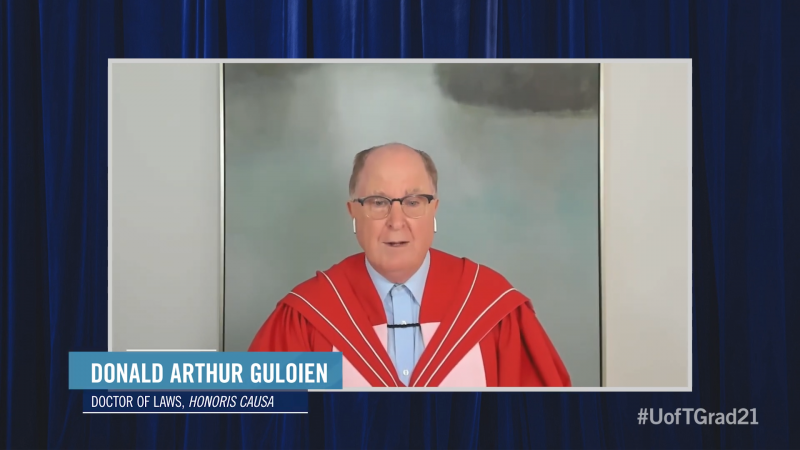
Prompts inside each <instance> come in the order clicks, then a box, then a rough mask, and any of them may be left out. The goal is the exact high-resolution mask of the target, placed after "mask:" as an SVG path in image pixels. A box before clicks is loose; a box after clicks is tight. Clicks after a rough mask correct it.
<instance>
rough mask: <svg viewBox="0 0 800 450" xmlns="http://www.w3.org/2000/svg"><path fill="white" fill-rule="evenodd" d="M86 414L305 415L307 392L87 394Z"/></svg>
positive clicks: (114, 392) (86, 392)
mask: <svg viewBox="0 0 800 450" xmlns="http://www.w3.org/2000/svg"><path fill="white" fill-rule="evenodd" d="M83 412H84V414H123V413H125V414H248V413H249V414H304V413H308V393H307V392H304V391H277V392H264V391H258V392H254V391H250V392H246V391H245V392H240V391H216V392H208V391H195V392H192V391H180V392H169V391H155V392H142V391H128V392H125V391H112V392H107V391H84V392H83Z"/></svg>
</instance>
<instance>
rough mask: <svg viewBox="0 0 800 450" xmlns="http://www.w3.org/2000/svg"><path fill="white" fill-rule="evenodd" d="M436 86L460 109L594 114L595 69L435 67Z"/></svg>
mask: <svg viewBox="0 0 800 450" xmlns="http://www.w3.org/2000/svg"><path fill="white" fill-rule="evenodd" d="M435 74H436V82H437V84H438V85H439V88H440V89H441V90H442V92H443V94H444V95H445V97H448V98H450V99H452V100H454V101H456V102H458V103H461V104H465V105H472V106H483V107H489V108H492V109H496V110H506V111H513V112H517V113H526V112H527V113H542V114H559V113H560V114H563V113H579V112H593V111H597V109H598V107H599V103H600V86H599V84H600V83H599V82H600V65H599V64H559V63H555V64H544V63H539V64H502V63H501V64H459V63H454V64H437V65H436V68H435Z"/></svg>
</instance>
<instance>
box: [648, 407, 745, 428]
mask: <svg viewBox="0 0 800 450" xmlns="http://www.w3.org/2000/svg"><path fill="white" fill-rule="evenodd" d="M638 417H639V419H638V421H639V425H646V424H651V425H758V419H757V418H756V409H755V408H750V409H747V408H738V409H733V410H732V411H730V412H727V413H722V412H710V411H706V410H705V409H703V408H677V409H675V410H674V411H671V410H670V411H667V410H664V409H663V408H641V409H639V416H638Z"/></svg>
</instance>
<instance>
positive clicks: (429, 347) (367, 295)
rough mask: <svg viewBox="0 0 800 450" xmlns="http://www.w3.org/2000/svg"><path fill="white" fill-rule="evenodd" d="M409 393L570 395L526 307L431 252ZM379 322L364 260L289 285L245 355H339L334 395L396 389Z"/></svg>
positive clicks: (490, 279)
mask: <svg viewBox="0 0 800 450" xmlns="http://www.w3.org/2000/svg"><path fill="white" fill-rule="evenodd" d="M430 254H431V264H430V269H429V272H428V278H427V280H426V283H425V289H424V292H423V302H422V304H421V309H420V316H419V321H420V324H421V328H422V335H423V341H424V343H425V350H424V351H423V353H422V356H421V357H420V359H419V362H417V365H416V366H415V368H414V371H413V373H412V374H411V381H410V384H409V386H411V387H463V388H480V387H527V386H556V387H562V386H570V378H569V374H568V373H567V369H566V367H564V363H563V362H562V361H561V358H560V357H559V356H558V353H557V352H556V349H555V348H554V347H553V344H552V343H551V342H550V339H549V338H548V337H547V334H546V333H545V331H544V329H543V328H542V325H541V324H540V323H539V321H538V320H537V318H536V314H535V313H534V311H533V307H532V306H531V302H530V301H529V300H528V299H527V298H526V297H525V296H523V295H522V294H521V293H519V292H518V291H517V290H516V289H514V288H513V287H512V286H511V285H510V284H509V282H508V281H506V279H505V278H503V277H502V276H501V275H500V274H498V273H497V272H495V271H493V270H492V269H489V268H488V267H486V266H480V265H478V264H476V263H474V262H472V261H470V260H468V259H466V258H457V257H455V256H452V255H449V254H447V253H444V252H441V251H438V250H434V249H431V250H430ZM386 325H387V324H386V313H385V311H384V307H383V303H382V302H381V299H380V298H379V296H378V292H377V291H376V289H375V286H374V284H373V283H372V280H371V279H370V277H369V273H368V272H367V268H366V264H365V261H364V254H363V253H359V254H357V255H353V256H350V257H348V258H347V259H345V260H343V261H342V262H340V263H339V264H337V265H335V266H333V267H331V268H330V269H329V270H327V271H325V272H317V276H316V277H314V278H311V279H310V280H308V281H305V282H303V283H302V284H300V285H299V286H297V287H296V288H295V289H294V290H293V291H292V292H290V293H289V294H288V295H287V296H286V297H284V298H283V299H282V300H281V301H280V302H279V303H278V305H277V307H276V309H275V311H274V312H273V313H272V315H270V317H269V318H268V319H267V321H266V322H265V323H264V325H263V326H262V327H261V329H260V330H259V331H258V334H256V337H255V339H254V340H253V343H252V344H251V345H250V351H256V352H330V351H338V352H342V363H343V364H342V366H343V367H342V375H343V387H368V386H374V387H397V386H400V387H402V386H404V384H403V383H402V382H401V381H400V379H399V377H398V376H397V372H396V370H395V368H394V365H393V364H392V361H391V359H390V358H389V354H388V353H387V351H386V341H387V337H388V333H387V327H386Z"/></svg>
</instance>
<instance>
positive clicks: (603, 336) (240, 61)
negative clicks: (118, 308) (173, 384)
mask: <svg viewBox="0 0 800 450" xmlns="http://www.w3.org/2000/svg"><path fill="white" fill-rule="evenodd" d="M365 62H368V63H376V64H414V63H422V64H436V63H460V64H464V63H470V64H486V63H489V62H490V63H493V64H520V63H528V64H530V63H537V64H543V63H551V64H553V63H554V64H559V63H560V64H564V63H567V62H569V63H573V64H574V63H586V64H600V105H599V128H600V129H599V139H600V143H599V144H600V148H599V166H600V167H599V182H600V184H599V202H600V204H599V225H600V229H599V233H600V236H599V241H600V246H599V252H600V255H602V252H603V248H604V236H605V233H604V217H605V216H604V206H603V205H604V200H605V192H604V181H605V179H604V158H605V149H604V147H605V142H604V139H605V135H604V126H605V121H604V115H605V114H604V109H605V108H604V107H605V103H604V90H605V88H606V86H605V85H604V82H603V79H604V70H603V69H604V66H605V64H606V63H614V64H620V63H631V64H642V63H651V64H652V63H660V64H688V68H689V70H688V72H687V73H688V76H689V86H690V89H689V90H688V91H689V92H688V94H689V95H688V97H689V98H688V102H687V105H688V106H689V110H688V120H689V133H688V137H689V139H688V144H687V149H688V151H689V164H690V167H689V174H690V177H689V179H690V183H691V179H692V177H691V174H692V171H691V162H692V158H691V155H692V108H691V106H692V89H691V86H692V71H691V68H692V60H691V59H580V60H577V59H566V60H565V59H489V60H487V59H368V60H364V59H313V60H309V59H219V58H217V59H113V58H112V59H109V60H108V347H109V348H111V344H112V276H111V274H112V273H113V272H112V258H111V255H112V242H113V239H112V236H113V235H112V230H111V219H112V213H113V210H112V201H111V199H112V172H113V171H112V167H113V165H112V126H111V124H112V76H111V74H112V70H111V69H112V65H113V64H120V63H123V64H157V63H181V64H217V65H218V66H219V80H220V92H219V96H220V97H219V99H220V106H219V107H220V234H221V236H220V258H221V259H220V279H221V283H220V293H219V295H220V329H219V333H220V336H219V345H220V349H219V351H224V348H225V347H224V344H225V341H224V339H225V331H224V330H225V83H224V66H225V64H228V63H231V64H243V63H250V64H253V63H260V64H309V63H338V64H347V63H353V64H364V63H365ZM691 195H692V190H691V187H690V189H689V199H688V203H687V206H688V209H689V223H688V226H689V236H690V238H691V236H692V220H691V218H692V198H691ZM688 245H689V252H688V253H689V261H688V269H689V270H688V277H689V280H690V282H689V292H688V299H689V308H688V324H689V327H688V330H689V339H688V353H687V356H688V381H689V386H688V387H677V388H676V387H666V388H659V387H636V388H625V387H606V386H602V387H570V388H561V387H559V388H547V387H541V388H522V387H520V388H487V387H484V388H479V389H472V388H403V387H400V388H396V387H392V388H354V389H342V390H310V391H309V392H385V391H391V392H459V391H461V392H691V391H692V384H693V379H692V358H693V354H692V353H693V352H692V332H693V325H694V323H693V321H692V307H693V301H694V299H693V297H692V283H691V280H692V270H693V269H692V248H691V245H692V242H691V239H690V240H689V242H688ZM603 281H604V280H603V269H602V262H601V266H600V341H601V348H600V365H601V370H600V380H601V384H602V385H605V384H606V372H607V369H606V360H607V358H606V326H605V321H606V317H605V312H606V308H604V307H603V299H604V298H605V289H604V286H605V283H604V282H603ZM132 351H157V350H132ZM176 351H177V350H176ZM181 351H214V350H181Z"/></svg>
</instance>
